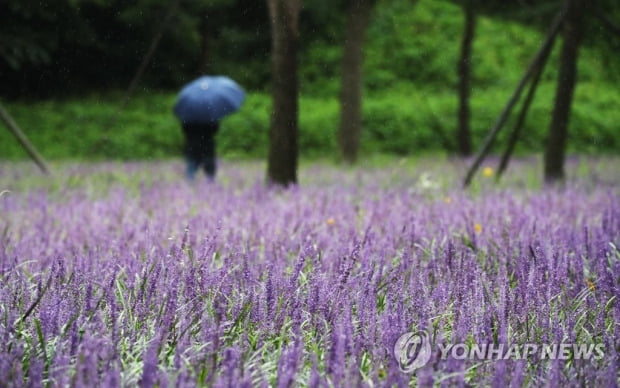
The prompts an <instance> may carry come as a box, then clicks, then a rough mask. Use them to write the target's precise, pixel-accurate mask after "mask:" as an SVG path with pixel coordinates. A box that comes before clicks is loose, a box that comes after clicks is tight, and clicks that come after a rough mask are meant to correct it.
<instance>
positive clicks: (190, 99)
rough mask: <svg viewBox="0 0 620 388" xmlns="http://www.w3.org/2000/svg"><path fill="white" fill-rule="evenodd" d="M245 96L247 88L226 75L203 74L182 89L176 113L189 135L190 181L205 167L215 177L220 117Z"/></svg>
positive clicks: (187, 142)
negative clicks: (244, 88)
mask: <svg viewBox="0 0 620 388" xmlns="http://www.w3.org/2000/svg"><path fill="white" fill-rule="evenodd" d="M244 100H245V91H244V90H243V89H242V88H241V87H240V86H239V85H238V84H237V83H236V82H235V81H233V80H232V79H230V78H228V77H225V76H202V77H200V78H198V79H195V80H194V81H192V82H190V83H188V84H187V85H185V86H184V87H183V89H181V92H179V96H178V98H177V101H176V103H175V105H174V114H175V115H176V116H177V118H178V119H179V121H180V122H181V127H182V128H183V134H184V136H185V159H186V162H187V168H186V176H187V178H188V179H189V180H190V181H192V180H194V177H195V175H196V172H197V171H198V169H199V168H201V167H202V168H203V170H204V172H205V174H206V175H207V178H209V180H213V179H214V178H215V174H216V170H217V167H216V159H215V134H216V133H217V131H218V129H219V125H220V120H221V119H222V118H224V117H225V116H227V115H229V114H231V113H233V112H236V111H237V110H238V109H239V108H240V107H241V105H242V104H243V101H244Z"/></svg>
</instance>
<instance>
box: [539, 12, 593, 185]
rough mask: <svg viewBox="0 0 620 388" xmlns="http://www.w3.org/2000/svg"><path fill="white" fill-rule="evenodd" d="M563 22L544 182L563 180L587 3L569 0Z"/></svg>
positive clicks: (546, 151)
mask: <svg viewBox="0 0 620 388" xmlns="http://www.w3.org/2000/svg"><path fill="white" fill-rule="evenodd" d="M567 1H568V2H569V3H568V9H567V13H566V19H565V21H564V34H563V35H564V42H563V44H562V52H561V54H560V71H559V75H558V85H557V88H556V94H555V106H554V108H553V116H552V118H551V125H550V127H549V135H548V137H547V147H546V150H545V181H546V182H547V183H553V182H557V181H562V180H563V179H564V158H565V152H566V139H567V137H568V123H569V118H570V111H571V104H572V101H573V93H574V90H575V84H576V82H577V58H578V54H579V43H580V40H581V34H582V27H583V14H584V12H585V9H584V8H585V0H567Z"/></svg>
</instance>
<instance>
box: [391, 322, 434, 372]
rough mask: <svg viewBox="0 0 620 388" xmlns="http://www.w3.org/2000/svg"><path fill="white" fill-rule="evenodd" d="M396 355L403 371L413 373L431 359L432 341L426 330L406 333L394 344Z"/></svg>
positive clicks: (399, 366)
mask: <svg viewBox="0 0 620 388" xmlns="http://www.w3.org/2000/svg"><path fill="white" fill-rule="evenodd" d="M394 357H396V361H398V368H399V369H400V370H401V372H404V373H411V372H413V371H414V370H416V369H418V368H421V367H423V366H424V365H426V363H427V362H428V360H430V359H431V343H430V340H429V336H428V333H427V332H426V331H424V330H422V331H418V332H417V333H411V332H409V333H405V334H403V335H401V336H400V338H398V341H396V344H394Z"/></svg>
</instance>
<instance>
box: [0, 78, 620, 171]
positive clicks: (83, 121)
mask: <svg viewBox="0 0 620 388" xmlns="http://www.w3.org/2000/svg"><path fill="white" fill-rule="evenodd" d="M510 93H512V90H509V89H500V88H493V89H486V90H482V89H480V90H474V92H473V95H472V132H473V137H474V143H475V144H476V145H480V143H481V142H482V140H483V139H484V136H485V135H486V133H487V132H488V130H489V129H490V128H491V126H492V125H493V124H494V122H495V120H496V118H497V116H498V115H499V113H500V111H501V110H502V109H503V105H504V104H505V102H506V101H507V99H508V98H509V96H510ZM554 93H555V86H554V85H553V84H552V83H544V84H542V85H541V87H540V90H539V91H538V94H537V96H536V99H535V100H534V103H533V104H532V107H531V109H530V114H529V116H528V119H527V121H526V123H525V127H524V129H523V133H522V136H521V139H520V141H519V143H518V148H517V152H521V153H524V152H532V151H541V150H542V149H543V146H544V141H545V134H546V132H547V129H548V127H549V118H550V114H551V109H552V101H553V96H554ZM174 98H175V96H174V95H172V94H166V93H154V94H145V95H141V96H138V97H136V98H135V99H134V100H133V101H132V102H131V103H130V104H129V105H128V107H127V108H126V110H125V111H124V112H123V113H122V114H121V115H120V116H119V117H118V118H117V120H116V121H114V122H112V119H111V118H112V117H113V115H114V114H115V112H116V109H117V103H118V96H115V95H107V96H97V95H94V96H91V97H89V98H85V99H81V100H70V101H64V102H62V101H56V102H42V103H35V104H31V103H30V104H26V103H10V104H8V105H7V109H8V110H9V112H10V113H11V114H12V115H13V116H14V118H15V120H16V121H17V122H18V123H19V125H20V126H21V127H22V128H23V130H24V132H26V134H27V135H28V136H29V137H30V139H31V140H32V142H33V143H34V144H35V146H37V147H38V148H39V150H40V151H41V153H42V154H43V155H44V156H45V157H47V158H50V159H60V158H64V159H67V158H69V159H103V158H116V159H145V158H162V157H177V156H179V155H181V151H182V141H183V139H182V135H181V131H180V127H179V124H178V122H177V120H176V119H175V118H174V116H173V115H172V105H173V103H174ZM619 105H620V95H618V94H617V93H616V92H615V91H614V90H613V89H600V88H599V87H598V86H597V85H596V84H590V83H582V84H580V85H579V87H578V88H577V92H576V95H575V104H574V111H573V115H572V117H571V123H570V132H569V135H570V136H569V144H568V146H569V150H570V151H571V152H583V153H595V152H618V150H620V140H619V139H618V136H617V134H618V133H620V131H618V123H620V110H618V109H615V107H617V106H619ZM270 109H271V99H270V96H269V95H267V94H251V95H249V96H248V99H247V101H246V103H245V104H244V106H243V108H242V109H241V110H240V111H239V112H238V113H237V114H235V115H232V116H230V117H228V118H226V119H225V120H224V121H223V122H222V126H221V129H220V133H219V134H218V143H217V146H218V151H219V153H220V155H224V156H228V157H250V158H264V157H266V155H267V149H268V133H269V125H270ZM456 109H457V100H456V96H455V95H454V94H452V93H447V92H444V93H438V92H436V91H433V90H425V89H414V88H410V89H408V92H405V91H402V90H395V92H394V93H382V94H379V93H374V94H373V93H367V95H366V100H365V103H364V131H363V134H362V151H363V155H369V154H374V153H391V154H398V155H410V154H416V153H424V152H436V151H444V150H448V151H454V149H455V142H454V135H453V134H454V129H455V127H456ZM338 120H339V105H338V101H337V99H336V98H320V97H303V98H301V101H300V122H299V127H300V135H299V148H300V153H301V155H302V156H304V157H310V158H314V157H325V156H327V157H335V156H336V155H337V153H338V152H337V142H336V136H335V134H336V130H337V128H338ZM513 120H514V119H513ZM111 123H113V124H114V125H113V126H111V127H110V124H111ZM512 125H513V121H509V122H508V123H507V125H506V127H505V128H504V130H503V131H502V132H501V133H500V136H499V138H498V141H497V144H496V147H495V151H496V152H498V151H501V150H502V149H503V144H505V140H506V138H507V136H508V134H509V131H510V130H511V128H512ZM24 157H26V154H25V153H24V151H22V150H21V148H20V147H19V145H18V144H17V142H16V141H15V140H14V139H13V138H12V137H11V135H10V134H9V133H8V131H4V130H2V131H0V159H19V158H24Z"/></svg>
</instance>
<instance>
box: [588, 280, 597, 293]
mask: <svg viewBox="0 0 620 388" xmlns="http://www.w3.org/2000/svg"><path fill="white" fill-rule="evenodd" d="M586 284H587V285H588V287H589V288H590V291H594V290H595V288H596V287H594V282H593V281H592V280H590V279H586Z"/></svg>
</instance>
